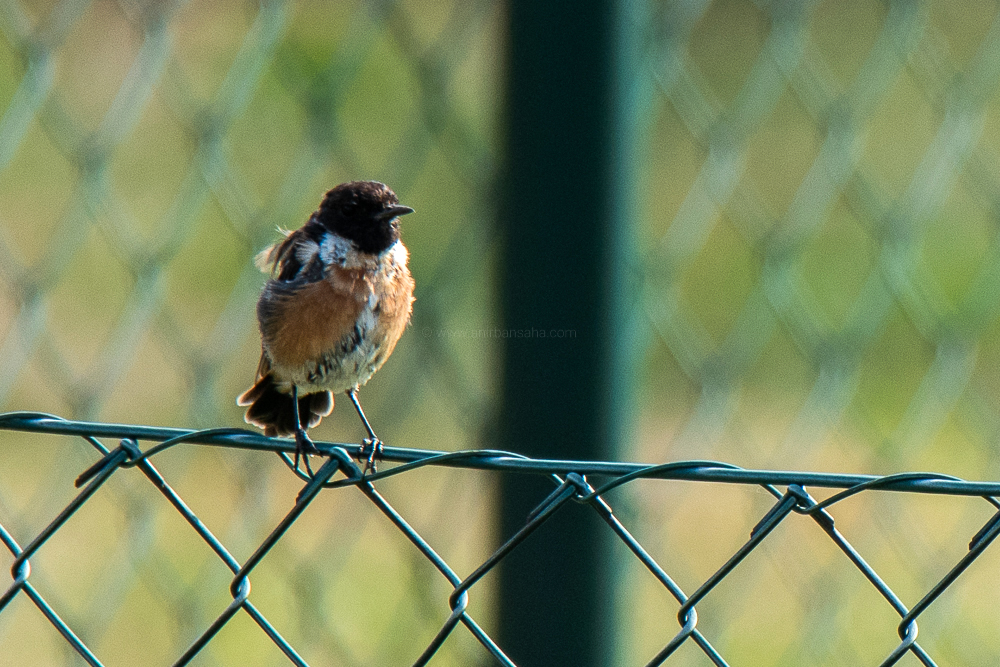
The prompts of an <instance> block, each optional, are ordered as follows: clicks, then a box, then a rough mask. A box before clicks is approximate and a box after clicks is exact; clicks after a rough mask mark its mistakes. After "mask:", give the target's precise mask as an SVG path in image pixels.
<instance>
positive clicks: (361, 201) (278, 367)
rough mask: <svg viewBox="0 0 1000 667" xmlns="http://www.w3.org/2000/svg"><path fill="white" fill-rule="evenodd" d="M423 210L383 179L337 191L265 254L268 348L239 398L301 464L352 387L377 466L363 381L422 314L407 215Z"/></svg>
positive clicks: (262, 320)
mask: <svg viewBox="0 0 1000 667" xmlns="http://www.w3.org/2000/svg"><path fill="white" fill-rule="evenodd" d="M412 212H413V209H412V208H410V207H409V206H403V205H401V204H400V203H399V198H398V197H397V196H396V193H394V192H393V191H392V190H391V189H389V187H388V186H386V185H385V184H384V183H380V182H378V181H351V182H349V183H341V184H340V185H338V186H336V187H335V188H333V189H332V190H329V191H328V192H327V193H326V194H325V195H324V196H323V199H322V201H321V203H320V205H319V208H318V209H317V210H316V211H315V212H314V213H313V214H312V215H311V216H310V217H309V220H308V221H307V222H306V223H305V224H304V225H302V227H300V228H298V229H296V230H295V231H291V232H289V231H287V230H280V229H279V231H280V232H281V233H282V234H283V235H284V239H283V240H280V241H278V242H277V243H274V244H273V245H271V246H269V247H267V248H265V249H264V250H263V251H261V252H260V253H259V254H258V255H257V258H256V263H257V266H258V267H259V268H260V269H261V270H262V271H264V272H267V273H269V274H270V277H269V279H268V280H267V282H266V283H265V284H264V287H263V289H262V290H261V293H260V298H259V299H258V301H257V323H258V326H259V329H260V338H261V353H260V363H259V364H258V366H257V374H256V379H255V381H254V383H253V385H252V386H251V387H250V388H249V389H247V390H246V391H245V392H243V393H242V394H240V396H239V397H237V399H236V403H237V405H240V406H244V407H246V408H247V410H246V414H245V417H244V419H245V420H246V422H247V423H248V424H252V425H254V426H256V427H258V428H260V429H262V430H263V432H264V435H266V436H294V438H295V466H294V467H295V468H296V469H298V467H299V459H300V457H304V459H305V462H306V468H307V470H309V472H310V475H311V472H312V471H311V468H310V467H309V455H311V454H317V453H319V450H318V449H317V448H316V446H315V444H314V443H313V442H312V440H311V439H310V438H309V436H308V435H307V433H306V430H307V429H310V428H313V427H314V426H316V425H317V424H319V423H320V421H321V420H322V419H323V417H326V416H327V415H329V414H330V413H331V412H332V411H333V406H334V394H339V393H341V392H344V393H346V394H347V396H348V397H349V398H350V400H351V402H352V403H353V404H354V407H355V410H356V411H357V413H358V416H359V417H360V418H361V421H362V424H363V425H364V427H365V430H366V431H367V433H368V438H367V439H365V440H364V442H363V447H362V450H361V451H362V453H361V455H360V458H363V457H364V454H365V453H368V457H367V460H366V462H365V468H364V470H363V474H367V472H368V471H369V470H371V471H372V472H373V473H374V472H375V471H376V470H375V466H376V458H378V457H380V456H381V453H382V443H381V441H380V440H379V439H378V437H377V436H376V435H375V432H374V431H373V430H372V427H371V425H370V424H369V422H368V419H367V417H365V413H364V410H363V409H362V408H361V403H360V401H359V400H358V397H357V392H358V388H359V387H361V386H363V385H364V384H365V383H366V382H368V380H369V379H370V378H371V377H372V375H374V374H375V372H376V371H377V370H378V369H379V368H381V367H382V364H384V363H385V361H386V359H388V358H389V355H391V354H392V351H393V349H395V347H396V343H397V342H398V341H399V339H400V337H401V336H402V334H403V332H404V330H405V329H406V327H407V324H408V323H409V321H410V315H411V313H412V312H413V301H414V296H413V287H414V283H413V277H412V276H411V275H410V270H409V268H408V267H407V260H408V259H409V253H408V251H407V249H406V246H405V245H403V242H402V240H401V239H400V230H399V218H400V217H401V216H404V215H407V214H410V213H412Z"/></svg>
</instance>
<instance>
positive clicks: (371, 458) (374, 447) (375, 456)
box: [360, 438, 382, 477]
mask: <svg viewBox="0 0 1000 667" xmlns="http://www.w3.org/2000/svg"><path fill="white" fill-rule="evenodd" d="M361 445H362V446H361V456H360V458H362V459H364V461H365V467H364V470H362V471H361V476H362V477H364V476H365V475H367V474H368V471H369V470H370V471H371V472H372V474H373V475H374V474H375V473H376V472H378V470H377V462H378V461H379V460H380V459H381V458H382V441H381V440H379V439H378V438H365V439H364V440H362V441H361ZM366 453H367V454H368V456H367V458H366V457H365V454H366Z"/></svg>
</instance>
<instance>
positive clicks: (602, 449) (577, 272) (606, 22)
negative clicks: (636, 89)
mask: <svg viewBox="0 0 1000 667" xmlns="http://www.w3.org/2000/svg"><path fill="white" fill-rule="evenodd" d="M626 4H627V2H625V1H623V0H546V1H544V2H540V1H539V0H510V3H509V5H508V6H509V30H510V41H509V57H508V70H507V104H508V106H507V127H506V160H507V162H506V168H507V170H506V174H505V176H506V180H505V183H504V188H505V192H504V201H503V205H504V224H505V229H504V238H505V244H504V254H503V259H502V268H501V270H502V279H501V282H502V287H501V290H502V309H503V313H502V321H503V327H504V333H505V340H504V341H503V343H504V354H505V358H504V365H503V369H504V386H503V396H502V401H503V404H502V409H501V415H500V420H501V421H500V424H499V431H500V435H501V439H502V442H501V446H502V447H504V448H505V449H509V450H512V451H516V452H521V453H524V454H527V455H529V456H533V457H543V458H558V459H569V458H572V459H608V458H613V457H614V456H615V455H616V454H617V453H618V451H619V448H618V446H617V444H616V441H617V440H618V439H619V434H620V433H621V432H622V428H623V419H622V415H623V412H624V411H625V410H626V409H627V403H628V402H629V400H628V396H627V394H628V386H629V383H630V379H629V378H630V362H629V361H628V358H629V350H630V345H629V341H628V340H627V338H628V336H627V335H625V331H626V330H627V329H628V327H627V326H626V325H625V323H626V322H627V321H628V319H629V318H628V317H627V315H628V312H626V311H629V309H631V308H633V307H634V304H633V300H632V299H631V298H630V297H631V296H632V295H634V294H635V292H636V290H634V289H631V287H630V283H629V281H628V279H627V277H626V275H625V274H626V273H628V272H626V271H623V265H624V264H625V263H626V258H627V256H628V254H629V245H630V244H629V238H630V233H629V231H628V230H629V228H630V225H629V224H628V223H629V218H630V211H631V202H632V199H633V195H632V194H631V192H630V187H631V185H630V183H631V179H630V178H629V167H628V163H629V162H630V160H629V156H628V155H627V154H628V152H629V151H630V147H629V146H630V139H631V129H632V123H631V120H630V118H631V117H632V115H633V112H634V109H632V108H629V106H628V105H629V104H630V99H629V98H630V95H629V89H630V86H629V84H628V83H627V82H625V83H623V80H622V79H623V77H622V76H621V75H622V74H623V71H624V70H627V68H626V67H624V66H623V54H625V53H627V52H628V49H623V48H622V39H623V35H624V34H625V32H626V30H624V26H625V25H626V23H625V22H624V20H623V19H624V16H623V12H624V5H626ZM624 73H625V74H626V75H628V74H630V73H629V72H628V71H624ZM632 74H634V72H632ZM626 78H627V77H626ZM551 490H552V484H551V482H550V481H549V480H547V479H545V478H541V477H537V476H516V477H515V476H506V477H505V478H504V479H503V480H502V488H501V503H502V517H503V518H502V522H501V528H502V535H503V536H504V537H507V536H510V535H511V534H513V533H514V532H515V531H516V530H517V529H518V528H520V527H521V526H523V525H524V522H525V519H526V518H527V515H528V513H529V512H530V511H531V510H532V509H533V508H534V507H535V506H536V504H537V503H539V502H540V501H541V500H542V499H543V498H544V497H545V496H546V495H547V494H548V493H549V492H550V491H551ZM611 547H612V545H611V535H610V533H609V531H608V529H607V527H606V525H605V524H603V523H602V522H601V521H600V520H599V518H598V517H597V516H596V515H595V514H594V513H593V512H592V511H591V510H590V509H589V508H587V507H584V506H581V505H577V504H575V503H571V505H570V506H568V507H566V508H565V509H563V510H561V511H560V512H559V513H558V514H557V515H556V516H555V517H554V518H552V519H551V520H550V521H549V522H548V523H547V524H546V525H545V526H543V527H542V528H541V529H540V530H539V531H538V532H536V533H535V534H534V535H532V537H531V538H529V539H528V540H527V541H526V542H525V543H524V544H523V545H521V546H520V547H518V548H517V549H516V550H515V551H514V552H513V553H512V554H511V555H510V556H509V557H508V558H506V559H505V560H504V562H503V563H502V564H501V569H500V575H499V576H500V582H499V585H498V587H497V589H498V591H499V598H500V600H499V603H500V609H499V617H500V624H501V627H500V629H499V633H498V636H499V638H500V639H499V641H500V645H501V646H502V647H503V648H504V650H505V651H507V652H508V655H510V657H511V658H512V659H513V660H514V661H515V662H516V663H517V664H518V665H519V666H520V667H553V666H557V665H573V666H574V667H586V666H588V665H594V666H597V665H602V666H603V665H608V664H613V663H612V662H611V657H610V656H611V653H612V651H613V647H614V645H615V642H614V635H613V628H614V618H615V607H616V603H615V601H614V599H613V595H612V588H613V585H612V584H613V582H614V579H615V576H616V575H615V573H614V568H612V567H610V564H611V554H612V550H611Z"/></svg>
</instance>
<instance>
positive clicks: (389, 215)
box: [378, 206, 413, 220]
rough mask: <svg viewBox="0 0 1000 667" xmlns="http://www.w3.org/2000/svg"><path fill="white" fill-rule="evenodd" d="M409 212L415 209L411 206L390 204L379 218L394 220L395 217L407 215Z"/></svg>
mask: <svg viewBox="0 0 1000 667" xmlns="http://www.w3.org/2000/svg"><path fill="white" fill-rule="evenodd" d="M407 213H413V209H412V208H410V207H409V206H390V207H389V208H387V209H385V210H384V211H382V212H381V213H379V216H378V218H379V220H392V219H393V218H395V217H397V216H400V215H406V214H407Z"/></svg>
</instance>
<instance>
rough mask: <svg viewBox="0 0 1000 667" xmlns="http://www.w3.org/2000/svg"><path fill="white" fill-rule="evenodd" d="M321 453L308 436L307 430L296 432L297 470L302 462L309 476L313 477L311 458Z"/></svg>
mask: <svg viewBox="0 0 1000 667" xmlns="http://www.w3.org/2000/svg"><path fill="white" fill-rule="evenodd" d="M319 453H320V451H319V449H318V448H317V447H316V445H315V443H313V441H312V440H310V439H309V436H308V435H306V432H305V429H301V428H300V429H299V430H297V431H296V432H295V469H296V470H298V469H299V461H300V460H301V461H302V462H303V463H305V464H306V471H307V472H308V473H309V476H310V477H312V476H313V471H312V466H311V465H309V457H310V456H312V455H313V454H319Z"/></svg>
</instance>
